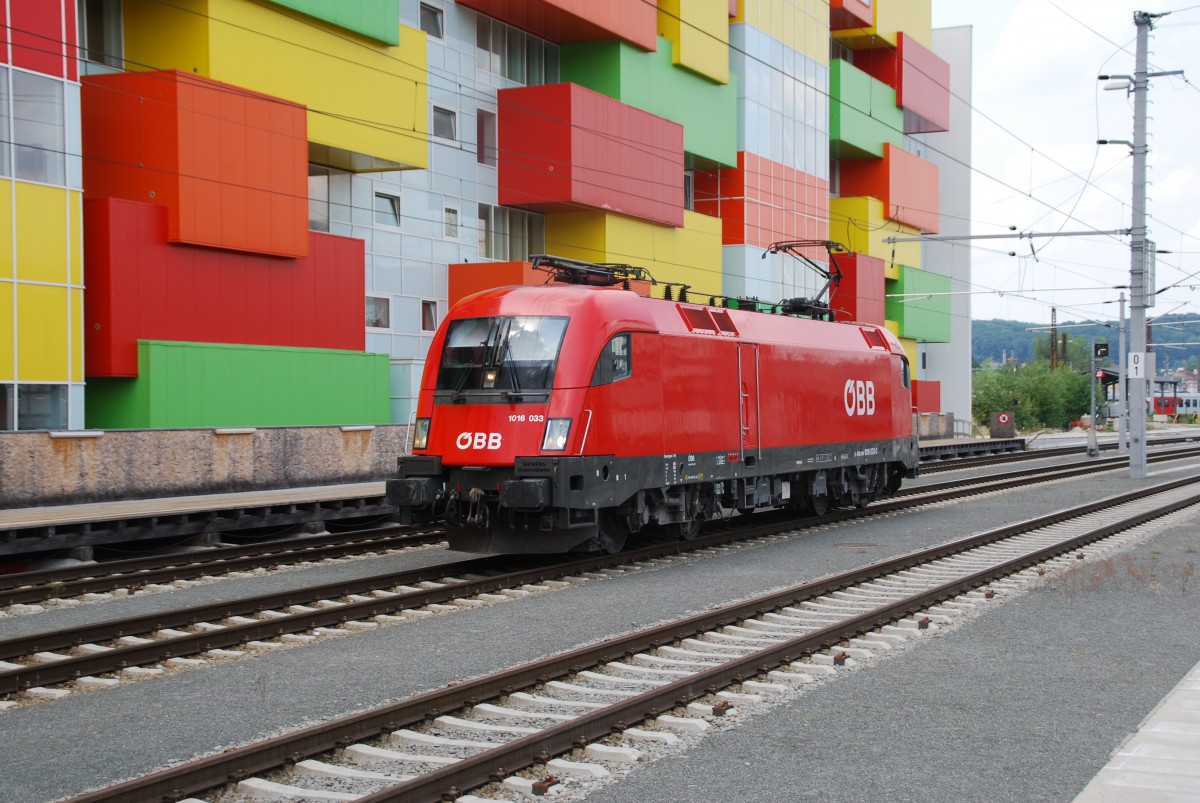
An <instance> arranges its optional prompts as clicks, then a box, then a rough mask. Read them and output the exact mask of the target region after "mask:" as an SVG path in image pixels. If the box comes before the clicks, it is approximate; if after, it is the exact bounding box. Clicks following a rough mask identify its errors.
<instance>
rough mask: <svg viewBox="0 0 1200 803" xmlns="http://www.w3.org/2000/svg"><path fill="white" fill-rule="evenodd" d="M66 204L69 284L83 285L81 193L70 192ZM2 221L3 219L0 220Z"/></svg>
mask: <svg viewBox="0 0 1200 803" xmlns="http://www.w3.org/2000/svg"><path fill="white" fill-rule="evenodd" d="M67 203H68V204H69V207H68V213H67V214H68V220H67V226H68V227H69V230H70V231H69V236H70V240H69V241H68V243H67V245H68V247H69V249H70V253H69V255H68V259H69V261H70V276H71V284H75V285H81V284H83V193H82V192H78V191H71V192H70V193H69V198H68V201H67ZM0 219H3V218H0Z"/></svg>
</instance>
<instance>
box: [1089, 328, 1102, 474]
mask: <svg viewBox="0 0 1200 803" xmlns="http://www.w3.org/2000/svg"><path fill="white" fill-rule="evenodd" d="M1088 348H1090V349H1091V352H1092V355H1091V358H1090V359H1091V368H1090V369H1089V370H1088V388H1089V389H1090V390H1091V394H1092V407H1091V416H1092V417H1091V419H1090V420H1089V421H1088V450H1087V451H1088V456H1089V457H1098V456H1099V455H1100V444H1099V443H1098V442H1097V440H1096V338H1094V337H1093V338H1089V346H1088Z"/></svg>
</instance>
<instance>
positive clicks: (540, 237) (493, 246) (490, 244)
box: [479, 204, 546, 262]
mask: <svg viewBox="0 0 1200 803" xmlns="http://www.w3.org/2000/svg"><path fill="white" fill-rule="evenodd" d="M545 250H546V221H545V218H543V217H542V216H541V215H539V214H536V213H534V212H524V211H521V210H519V209H507V208H505V207H503V206H491V205H490V204H480V205H479V256H480V257H485V258H487V259H498V260H505V261H515V262H520V261H527V260H528V259H529V258H530V257H531V256H532V255H534V254H541V253H545Z"/></svg>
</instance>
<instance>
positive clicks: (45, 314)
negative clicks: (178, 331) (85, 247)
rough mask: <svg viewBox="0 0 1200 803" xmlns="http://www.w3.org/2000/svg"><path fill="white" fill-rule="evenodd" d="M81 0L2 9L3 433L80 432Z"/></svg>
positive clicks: (0, 342)
mask: <svg viewBox="0 0 1200 803" xmlns="http://www.w3.org/2000/svg"><path fill="white" fill-rule="evenodd" d="M75 13H76V8H75V0H44V1H43V2H34V1H33V0H28V1H27V2H10V3H8V4H7V5H6V6H5V7H0V95H2V96H3V97H0V117H2V118H3V119H2V120H0V131H3V136H0V428H3V429H67V428H68V427H82V426H83V420H84V419H83V412H84V398H83V393H84V367H83V366H84V344H83V327H84V310H83V296H84V275H83V253H82V243H83V208H82V200H83V198H82V193H81V188H82V173H81V168H80V159H79V136H80V122H79V63H78V61H77V59H76V57H75V55H76V54H75V36H74V31H75V28H76V19H75Z"/></svg>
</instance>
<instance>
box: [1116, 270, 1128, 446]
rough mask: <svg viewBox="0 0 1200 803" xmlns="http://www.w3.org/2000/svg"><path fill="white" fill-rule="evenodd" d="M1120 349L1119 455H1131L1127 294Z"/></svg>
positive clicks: (1122, 300)
mask: <svg viewBox="0 0 1200 803" xmlns="http://www.w3.org/2000/svg"><path fill="white" fill-rule="evenodd" d="M1120 305H1121V327H1120V329H1118V330H1117V331H1118V333H1119V337H1120V341H1121V343H1120V348H1119V350H1118V351H1117V410H1118V411H1119V412H1118V413H1117V454H1129V445H1128V444H1127V443H1125V438H1126V437H1127V436H1128V434H1129V431H1128V430H1129V393H1128V392H1127V391H1126V389H1125V366H1126V357H1125V293H1121V298H1120Z"/></svg>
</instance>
